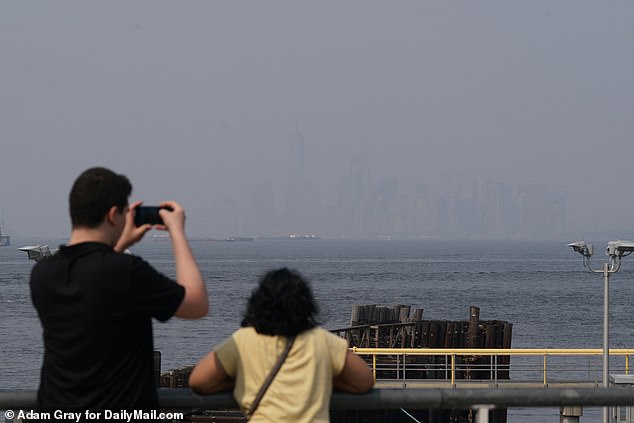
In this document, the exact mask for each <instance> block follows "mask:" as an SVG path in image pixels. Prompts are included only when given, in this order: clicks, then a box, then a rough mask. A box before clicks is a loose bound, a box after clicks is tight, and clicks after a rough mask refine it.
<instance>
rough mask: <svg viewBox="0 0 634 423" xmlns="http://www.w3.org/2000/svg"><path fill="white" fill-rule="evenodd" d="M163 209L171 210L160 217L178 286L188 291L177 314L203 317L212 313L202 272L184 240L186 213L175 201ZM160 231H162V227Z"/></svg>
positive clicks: (166, 202) (164, 203)
mask: <svg viewBox="0 0 634 423" xmlns="http://www.w3.org/2000/svg"><path fill="white" fill-rule="evenodd" d="M160 206H162V207H168V208H169V210H166V209H161V211H160V212H159V213H160V215H161V217H162V218H163V223H164V225H163V226H164V228H166V229H167V230H168V231H169V234H170V238H171V240H172V250H173V253H174V262H175V264H176V282H177V283H178V284H179V285H181V286H183V287H184V288H185V297H184V298H183V301H182V302H181V304H180V306H179V307H178V309H177V310H176V313H175V314H176V316H178V317H182V318H186V319H198V318H200V317H204V316H206V315H207V313H208V311H209V299H208V295H207V288H206V287H205V282H204V281H203V277H202V275H201V273H200V269H199V268H198V264H197V263H196V260H195V259H194V255H193V254H192V250H191V248H190V246H189V242H188V241H187V238H186V237H185V211H184V210H183V208H182V207H181V206H180V204H178V203H176V202H174V201H165V202H163V203H161V204H160ZM158 228H159V229H162V227H160V226H159V227H158Z"/></svg>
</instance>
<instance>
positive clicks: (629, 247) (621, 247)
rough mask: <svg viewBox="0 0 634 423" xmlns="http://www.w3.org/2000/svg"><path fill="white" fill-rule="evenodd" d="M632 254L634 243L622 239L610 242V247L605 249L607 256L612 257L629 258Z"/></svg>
mask: <svg viewBox="0 0 634 423" xmlns="http://www.w3.org/2000/svg"><path fill="white" fill-rule="evenodd" d="M632 252H634V242H632V241H625V240H622V239H619V240H616V241H610V242H608V246H607V248H606V249H605V254H607V255H608V256H610V257H615V256H618V257H622V256H627V255H630V254H632Z"/></svg>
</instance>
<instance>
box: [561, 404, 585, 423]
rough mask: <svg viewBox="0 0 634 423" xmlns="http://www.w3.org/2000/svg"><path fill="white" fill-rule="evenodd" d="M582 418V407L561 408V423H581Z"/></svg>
mask: <svg viewBox="0 0 634 423" xmlns="http://www.w3.org/2000/svg"><path fill="white" fill-rule="evenodd" d="M581 416H583V407H582V406H580V405H577V406H574V407H560V408H559V423H579V420H580V417H581Z"/></svg>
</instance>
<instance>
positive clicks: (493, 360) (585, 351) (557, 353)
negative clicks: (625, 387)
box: [351, 347, 634, 387]
mask: <svg viewBox="0 0 634 423" xmlns="http://www.w3.org/2000/svg"><path fill="white" fill-rule="evenodd" d="M351 349H352V351H354V352H355V353H356V354H358V355H361V356H370V357H371V358H372V371H373V374H374V378H375V380H376V377H377V370H385V369H379V368H378V367H377V366H378V365H377V357H380V356H384V357H390V358H393V359H395V366H396V367H395V368H392V370H394V369H396V374H397V379H399V378H398V374H399V371H402V374H403V375H405V372H406V370H407V364H406V361H407V360H406V357H410V356H436V357H438V356H445V362H446V364H445V367H444V368H443V369H444V371H445V372H446V373H447V374H448V375H450V377H448V378H447V379H450V381H451V385H452V386H454V387H455V385H456V372H457V371H460V370H465V369H466V368H468V367H470V365H469V364H467V363H464V362H463V363H459V362H458V360H457V358H459V357H461V358H463V359H464V358H469V357H489V358H490V363H489V364H487V367H486V369H490V371H491V375H492V377H491V379H494V378H495V379H496V380H497V375H498V372H500V371H505V372H507V373H508V374H509V375H510V372H513V368H514V367H519V366H520V365H516V366H512V365H511V364H510V363H504V364H499V361H498V358H499V357H510V358H512V357H529V356H530V357H535V358H536V359H537V358H540V357H541V361H542V369H541V373H542V374H541V379H542V383H543V384H544V385H545V386H547V385H548V382H549V379H548V376H549V373H551V372H552V369H553V367H554V364H553V363H551V362H549V360H548V359H549V357H568V358H570V359H572V360H573V361H574V359H575V358H576V359H578V358H580V357H597V358H598V359H599V361H597V363H596V364H597V365H598V364H599V363H600V358H601V357H602V355H603V350H602V349H600V348H508V349H502V348H500V349H493V348H357V347H353V348H351ZM609 354H610V356H618V357H624V364H623V365H620V364H618V363H617V364H615V365H613V368H612V369H611V370H614V371H618V372H621V373H625V374H629V373H630V356H631V355H634V349H617V348H615V349H610V351H609ZM553 361H554V360H553ZM568 365H572V366H576V367H575V370H577V371H590V370H592V371H599V370H600V368H599V367H596V366H595V367H594V368H592V366H587V368H585V369H582V368H580V367H579V365H578V363H577V364H575V363H568ZM414 366H415V365H414ZM549 366H550V368H549ZM412 367H413V366H412V365H410V370H421V368H420V367H417V368H412ZM471 367H472V368H473V367H475V366H471ZM482 369H483V368H482V367H481V368H480V370H482ZM404 378H405V377H403V379H404Z"/></svg>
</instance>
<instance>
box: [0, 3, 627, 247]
mask: <svg viewBox="0 0 634 423" xmlns="http://www.w3.org/2000/svg"><path fill="white" fill-rule="evenodd" d="M632 22H634V2H631V1H625V0H623V1H618V0H617V1H612V2H598V1H580V0H574V1H572V0H569V1H550V0H548V1H534V0H531V1H477V2H474V1H454V2H448V1H440V0H439V1H389V2H388V1H368V0H364V1H349V0H343V1H340V0H337V1H318V2H316V1H315V2H308V1H290V0H289V1H258V2H256V1H251V2H246V1H180V2H176V1H157V0H144V1H85V0H77V1H66V0H57V1H54V2H38V1H3V2H1V3H0V146H1V147H0V209H1V210H2V213H3V217H4V222H5V224H6V226H7V229H8V230H10V231H11V233H13V234H15V235H20V234H21V235H46V236H66V235H67V234H68V232H69V229H70V224H69V219H68V210H67V196H68V190H69V188H70V185H71V184H72V182H73V180H74V178H75V177H76V176H77V175H78V174H79V173H80V172H81V171H82V170H84V169H85V168H87V167H91V166H94V165H103V166H107V167H110V168H112V169H114V170H115V171H117V172H120V173H124V174H126V175H127V176H128V177H129V178H130V179H131V181H132V183H133V185H134V192H133V199H144V200H145V201H146V203H156V202H158V201H160V200H163V199H175V200H177V201H180V202H181V203H183V205H184V206H185V207H186V210H187V214H188V232H189V233H190V235H198V236H225V235H228V234H227V233H224V232H223V224H222V222H223V221H225V220H226V219H228V217H227V216H226V214H227V213H229V211H228V210H229V208H228V207H227V206H226V205H227V204H231V203H232V202H236V201H238V199H239V196H240V195H242V192H243V191H244V190H245V187H247V186H250V185H252V184H256V183H267V182H270V183H272V184H273V186H275V187H283V186H284V185H283V184H285V183H286V180H287V179H288V178H289V176H290V172H289V168H290V167H291V165H292V164H291V163H290V161H291V159H292V155H291V154H290V152H289V150H290V147H289V146H290V145H291V143H292V141H293V139H294V137H295V132H296V131H297V130H299V132H300V133H301V134H302V136H303V138H304V142H305V158H306V163H305V171H306V178H307V180H310V181H311V183H314V184H315V186H317V187H318V189H319V191H320V192H321V194H322V195H323V196H324V198H328V196H329V195H330V196H331V197H332V196H334V195H335V194H334V193H335V192H336V187H337V183H338V180H339V179H340V178H341V177H343V176H345V175H346V174H348V173H349V172H350V163H351V159H353V158H355V157H358V158H361V159H362V161H363V163H364V164H365V166H367V167H368V168H369V169H371V172H372V174H373V175H374V176H375V177H377V178H381V177H393V178H396V179H398V180H399V181H401V182H403V183H406V182H407V183H428V184H430V186H433V187H435V188H436V189H444V188H445V187H447V189H452V188H451V185H452V184H454V185H455V184H459V183H460V181H464V180H467V181H468V180H470V179H472V178H481V179H484V180H495V181H500V182H507V183H509V184H522V183H531V182H542V183H545V184H546V185H547V188H548V189H549V190H551V191H556V192H559V191H561V192H565V195H566V198H567V203H568V223H569V227H570V228H571V229H572V230H574V229H575V228H579V229H581V228H583V229H586V230H597V229H605V228H613V227H619V228H634V201H633V192H632V191H633V190H632V189H631V188H630V187H631V186H632V185H634V166H633V165H632V160H633V159H634V25H633V24H632ZM280 190H283V188H280ZM620 235H623V236H624V237H630V238H632V237H634V229H633V231H632V233H625V234H620Z"/></svg>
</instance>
